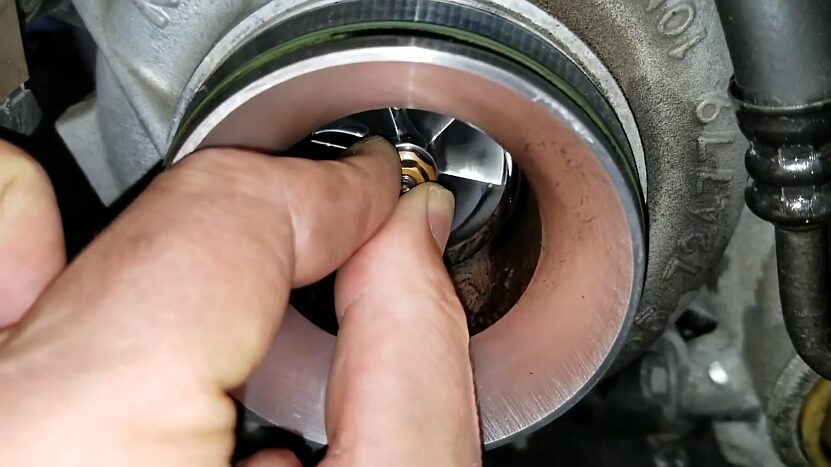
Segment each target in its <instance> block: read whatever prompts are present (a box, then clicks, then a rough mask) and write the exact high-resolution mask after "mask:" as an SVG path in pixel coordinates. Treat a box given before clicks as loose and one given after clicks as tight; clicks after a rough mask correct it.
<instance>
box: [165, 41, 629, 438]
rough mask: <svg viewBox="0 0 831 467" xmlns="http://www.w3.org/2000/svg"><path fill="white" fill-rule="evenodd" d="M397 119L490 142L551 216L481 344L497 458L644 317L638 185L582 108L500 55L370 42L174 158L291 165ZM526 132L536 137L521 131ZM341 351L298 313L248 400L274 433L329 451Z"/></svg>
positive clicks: (215, 122)
mask: <svg viewBox="0 0 831 467" xmlns="http://www.w3.org/2000/svg"><path fill="white" fill-rule="evenodd" d="M400 76H409V77H411V79H408V80H401V79H398V77H400ZM243 83H244V84H243ZM197 107H199V106H197ZM390 107H395V108H408V109H418V110H422V111H427V112H432V113H434V114H438V115H449V116H452V117H454V118H457V119H459V120H462V121H464V122H469V123H470V124H471V125H472V126H474V127H475V128H479V129H481V131H482V132H484V133H485V134H487V135H488V136H490V137H491V138H493V140H494V141H496V142H498V143H499V145H500V146H501V147H502V148H505V151H508V152H509V153H510V154H511V155H512V156H513V158H514V160H515V161H516V163H517V165H518V166H519V167H520V170H521V171H522V172H523V173H524V174H525V176H526V177H527V179H528V184H529V186H530V189H531V190H532V191H533V194H534V195H535V197H536V200H537V201H538V203H539V204H538V206H539V207H538V209H537V210H536V213H535V214H536V215H537V216H538V219H539V229H540V239H539V240H538V241H540V242H541V245H544V246H543V247H542V248H540V249H539V250H537V252H538V253H537V254H538V257H537V258H535V260H536V261H535V263H534V264H535V267H534V268H533V271H532V277H531V278H530V281H529V283H528V284H527V288H526V290H525V293H524V294H523V295H522V296H521V297H520V298H519V300H518V301H517V302H516V303H515V304H513V307H512V309H511V310H510V311H508V312H507V314H505V315H504V316H503V317H501V319H499V320H498V321H496V322H495V323H494V324H492V325H491V326H490V327H488V328H487V329H485V330H483V331H482V332H480V333H478V334H476V335H475V336H473V337H472V341H471V351H472V355H473V358H474V365H475V373H476V384H477V391H478V397H479V401H480V406H481V416H482V427H483V436H484V440H485V443H486V444H488V445H496V444H499V443H502V442H505V441H506V440H509V439H510V438H511V437H513V436H515V435H516V434H518V433H521V432H524V431H526V430H529V429H532V428H534V427H535V426H537V425H539V424H541V423H545V422H546V421H548V420H550V419H551V418H552V417H554V416H556V415H557V414H559V413H561V412H562V411H563V410H565V409H566V408H567V407H569V406H570V405H571V404H572V403H574V402H575V401H576V400H577V399H579V397H580V396H581V395H582V394H584V393H585V392H586V391H587V390H588V389H589V388H590V387H591V386H592V385H593V383H594V382H596V381H597V380H598V378H599V377H600V376H601V375H602V373H603V371H604V369H606V368H607V367H608V365H609V363H610V361H611V359H612V358H613V356H614V354H615V352H616V350H617V349H618V348H619V347H620V345H621V343H622V339H623V336H624V335H625V330H626V328H627V326H628V323H629V321H630V319H631V317H632V315H633V313H634V311H635V309H636V308H637V304H638V296H639V294H640V289H641V284H642V280H643V270H644V256H645V250H644V237H643V224H642V217H641V216H642V211H641V207H640V202H639V200H638V197H637V194H636V193H637V186H636V183H637V182H636V181H635V180H633V179H632V178H631V177H630V176H628V175H626V173H625V171H624V168H623V167H625V164H626V163H627V161H626V159H625V156H622V155H621V154H619V153H617V152H615V150H614V146H613V145H612V144H611V143H610V142H609V141H608V139H607V138H606V137H605V136H604V135H603V133H602V132H601V131H600V130H599V129H598V128H597V126H595V125H594V124H593V122H592V120H591V119H590V118H588V117H587V116H586V114H585V113H584V112H583V111H582V109H581V108H580V107H578V106H577V105H575V104H574V103H572V102H571V100H570V99H569V98H568V97H567V96H565V95H564V94H562V93H561V92H560V91H558V90H557V89H556V88H554V87H553V86H551V85H550V84H548V83H547V82H546V81H545V80H543V79H541V78H539V77H537V76H536V75H534V74H533V73H529V72H528V71H527V70H526V69H524V68H522V67H520V66H517V65H516V64H514V63H511V62H510V61H508V60H505V59H503V58H501V57H498V56H496V55H495V54H492V53H489V52H485V51H481V50H478V49H476V48H473V47H469V46H465V45H460V44H454V43H451V42H449V41H441V40H435V39H426V38H421V39H419V38H413V37H395V36H381V37H378V36H376V37H356V38H350V39H343V40H337V41H333V42H330V43H326V44H323V45H318V46H311V48H309V49H306V50H304V51H303V52H302V53H300V54H299V55H297V56H295V57H285V61H284V62H283V63H280V64H279V66H278V65H275V66H274V68H273V69H272V70H270V71H268V72H265V73H263V72H260V71H258V72H256V73H253V74H252V79H250V80H243V82H241V83H240V84H239V86H238V87H237V88H236V89H234V90H233V92H230V93H228V95H227V97H225V98H224V99H221V100H217V101H216V105H214V106H202V108H205V109H206V110H205V111H203V112H201V113H199V112H198V111H197V112H196V113H194V114H191V117H190V121H191V122H192V124H191V125H190V126H189V127H188V126H187V125H186V128H187V129H186V131H185V132H184V133H182V135H181V139H180V142H179V144H178V146H177V147H176V150H175V152H174V153H172V160H173V161H174V162H175V161H179V160H181V159H182V158H184V157H186V156H187V155H188V154H191V153H192V152H193V151H195V150H197V149H199V148H201V147H209V146H217V145H232V146H233V145H245V146H247V147H252V148H257V149H261V150H266V151H277V152H279V151H284V150H286V149H288V148H290V147H292V146H293V145H294V144H295V143H296V142H298V141H300V140H302V139H303V138H304V136H306V135H308V134H310V133H312V132H313V131H314V130H315V129H317V128H320V127H321V126H323V125H326V124H327V123H328V122H331V121H335V120H337V119H339V118H343V117H345V116H348V115H353V114H355V113H359V112H362V111H366V110H371V109H384V108H390ZM520 120H522V121H524V122H527V123H526V124H525V125H522V126H517V125H516V124H515V122H517V121H520ZM514 222H516V223H517V224H516V227H517V228H518V229H523V228H527V229H533V228H534V227H533V224H527V225H523V223H522V222H523V221H522V219H515V220H514ZM585 278H591V280H585ZM598 284H602V286H601V287H598ZM333 347H334V337H333V336H331V335H328V334H327V333H325V332H324V331H322V330H321V329H319V328H317V327H315V326H314V325H313V324H311V323H310V322H309V321H307V320H306V319H304V318H303V317H302V316H300V315H299V314H298V313H296V312H295V311H290V313H289V314H288V316H287V318H286V321H285V323H284V325H283V327H282V328H281V329H280V332H279V335H278V336H277V339H276V340H275V343H274V347H273V348H272V350H271V351H270V353H269V355H268V357H267V358H266V360H265V362H264V363H263V365H262V366H261V368H260V369H259V370H258V372H257V373H256V374H255V375H254V377H253V378H252V379H251V380H250V381H249V382H248V383H247V384H246V386H245V388H244V389H243V390H241V392H240V393H239V394H238V396H239V398H240V399H241V401H242V402H243V403H244V404H245V405H246V406H247V407H248V408H249V409H251V410H253V411H254V412H256V413H257V414H258V415H260V416H261V417H263V418H265V419H267V420H269V421H271V422H272V423H275V424H277V425H279V426H281V427H284V428H286V429H288V430H290V431H293V432H297V433H300V434H302V435H303V436H305V437H306V438H307V439H309V440H311V441H315V442H319V443H323V442H325V430H324V425H323V408H324V394H325V382H326V377H327V374H328V369H329V362H330V360H331V356H332V350H333Z"/></svg>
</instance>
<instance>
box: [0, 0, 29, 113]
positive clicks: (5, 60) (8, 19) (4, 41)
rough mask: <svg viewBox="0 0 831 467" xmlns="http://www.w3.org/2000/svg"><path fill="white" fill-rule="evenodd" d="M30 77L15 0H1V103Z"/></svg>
mask: <svg viewBox="0 0 831 467" xmlns="http://www.w3.org/2000/svg"><path fill="white" fill-rule="evenodd" d="M28 78H29V73H28V71H27V68H26V57H25V56H24V55H23V41H22V40H21V38H20V28H19V26H18V19H17V7H16V5H15V2H14V0H0V103H2V102H3V101H4V100H6V97H8V96H9V95H10V94H11V93H12V91H14V90H15V89H17V88H19V87H21V86H22V85H23V83H24V82H25V81H26V80H27V79H28Z"/></svg>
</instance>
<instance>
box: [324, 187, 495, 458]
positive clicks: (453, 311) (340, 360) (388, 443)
mask: <svg viewBox="0 0 831 467" xmlns="http://www.w3.org/2000/svg"><path fill="white" fill-rule="evenodd" d="M453 204H454V203H453V196H452V195H451V194H450V192H448V191H446V190H444V189H443V188H441V187H440V186H438V185H432V184H425V185H421V186H419V187H417V188H415V189H413V190H411V191H410V192H409V193H407V194H406V195H405V196H403V197H402V198H401V200H400V201H399V204H398V206H397V208H396V210H395V212H394V213H393V216H392V218H391V219H390V220H389V221H388V222H387V224H386V225H385V226H384V227H383V228H382V229H381V231H380V232H379V233H378V234H376V235H375V237H373V238H372V240H370V241H369V243H367V244H366V245H365V246H364V247H363V248H362V249H361V250H359V251H358V252H357V253H356V254H355V255H354V256H353V258H352V259H351V260H350V261H349V262H347V264H346V265H345V266H344V267H343V268H342V269H341V270H340V272H339V273H338V277H337V283H336V286H335V296H336V298H335V301H336V308H337V310H338V314H339V315H338V318H339V320H340V329H339V331H338V338H337V344H336V348H335V360H334V362H333V365H332V370H331V373H330V377H329V386H328V389H327V399H326V428H327V433H328V435H329V441H330V446H329V451H328V453H327V458H326V459H325V461H324V465H397V466H405V465H414V466H420V465H476V464H477V462H478V459H479V442H478V427H477V419H476V407H475V401H474V391H473V374H472V370H471V364H470V355H469V353H468V342H469V336H468V331H467V324H466V321H465V314H464V310H463V309H462V306H461V304H460V302H459V299H458V298H457V297H456V293H455V291H454V289H453V285H452V283H451V281H450V278H449V276H448V274H447V271H446V269H445V267H444V263H443V262H442V258H441V256H442V255H441V251H442V249H443V248H444V246H445V244H446V242H447V238H448V235H449V231H450V226H451V222H452V218H453ZM425 427H429V428H427V429H425ZM380 440H383V442H381V441H380ZM425 446H429V449H425Z"/></svg>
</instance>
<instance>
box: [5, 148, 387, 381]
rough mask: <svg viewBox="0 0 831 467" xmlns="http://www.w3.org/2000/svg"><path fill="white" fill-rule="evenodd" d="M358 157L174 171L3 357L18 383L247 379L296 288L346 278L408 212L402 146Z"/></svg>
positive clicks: (214, 163)
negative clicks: (155, 377)
mask: <svg viewBox="0 0 831 467" xmlns="http://www.w3.org/2000/svg"><path fill="white" fill-rule="evenodd" d="M353 152H355V154H354V155H353V156H352V157H347V158H344V159H341V160H339V161H328V162H314V161H309V160H303V159H292V158H274V157H269V156H265V155H261V154H256V153H252V152H246V151H240V150H232V149H212V150H207V151H203V152H202V153H200V154H196V155H193V156H190V157H189V158H188V159H186V160H185V161H183V162H182V163H180V164H179V165H177V166H176V167H174V168H173V169H172V170H170V171H168V172H166V173H164V174H162V175H161V176H160V177H159V178H157V180H155V181H154V182H153V184H152V185H151V186H150V187H149V188H148V190H147V191H146V192H145V193H143V194H142V195H141V196H140V197H139V199H138V200H137V201H136V202H135V203H134V204H133V205H132V206H130V207H129V208H128V209H127V210H126V211H125V213H124V214H123V215H122V216H120V218H118V219H117V220H116V221H115V222H114V223H113V225H111V226H110V227H109V228H108V229H107V230H106V231H105V232H104V233H103V234H102V235H101V236H100V237H99V238H98V239H97V240H96V241H95V242H93V244H92V245H91V246H90V247H89V248H88V249H87V250H86V251H85V252H83V253H82V254H81V255H80V256H79V258H78V259H77V260H76V261H75V262H73V264H71V265H70V266H69V267H68V268H67V269H66V270H65V272H64V273H63V274H62V275H61V276H60V277H59V278H58V279H57V280H56V281H55V283H54V284H53V285H52V286H51V287H50V288H49V289H48V290H47V291H46V293H45V294H44V295H43V296H42V297H41V299H40V300H39V301H38V303H37V304H36V305H35V307H34V308H33V310H32V312H31V313H30V314H29V315H27V317H26V318H25V319H24V321H23V322H22V323H21V325H20V326H19V327H18V328H17V329H15V330H14V331H13V334H12V335H11V336H10V337H9V339H8V341H7V342H6V343H5V344H6V345H4V346H3V348H2V352H3V354H2V356H3V357H4V359H5V360H6V361H7V362H8V361H14V362H16V363H15V364H14V366H15V367H16V370H17V371H18V373H17V374H15V376H14V379H17V380H21V379H25V376H26V375H27V374H29V373H34V374H38V375H40V374H43V373H44V372H46V371H51V372H52V373H51V374H53V375H60V374H67V373H72V372H74V373H78V372H87V373H90V374H95V373H93V372H95V371H97V372H100V374H106V373H107V372H111V371H113V370H114V369H118V368H121V369H122V371H123V368H124V367H125V365H127V366H129V365H128V362H129V364H130V365H132V366H133V367H135V366H140V367H142V368H151V367H152V368H155V369H156V370H155V371H158V372H162V373H164V368H176V371H177V372H179V373H177V375H178V376H177V377H182V378H188V377H196V378H198V382H199V383H200V384H207V385H208V386H210V385H214V386H215V387H217V388H218V389H230V388H232V387H234V386H237V385H239V384H241V383H242V382H244V380H245V378H246V377H247V375H248V374H249V373H250V371H251V370H252V368H253V367H254V366H255V365H256V363H257V362H258V360H259V359H260V358H261V357H262V355H263V354H264V352H265V351H266V349H267V347H268V345H269V344H270V341H271V338H272V336H273V334H274V332H275V330H276V328H277V326H278V325H279V323H280V321H281V319H282V314H283V310H284V307H285V305H286V303H287V300H288V296H289V293H290V290H291V288H292V286H297V285H302V284H306V283H309V282H312V281H314V280H316V279H319V278H322V277H324V276H325V275H327V274H328V273H331V272H332V271H334V270H335V269H336V268H337V267H338V266H339V265H340V264H341V263H342V262H343V261H345V260H346V259H347V258H348V257H349V255H351V254H352V253H353V252H354V251H355V250H356V249H357V248H358V247H359V246H360V245H361V244H363V243H364V242H365V241H366V240H367V239H368V238H369V237H370V236H371V235H372V234H373V233H374V232H375V230H376V229H377V228H378V227H379V226H380V225H381V224H382V223H383V221H384V220H386V218H387V217H388V215H389V213H390V212H391V211H392V209H393V206H394V205H395V202H396V200H397V198H398V192H399V190H400V166H399V162H398V157H397V153H396V152H395V149H394V148H393V147H392V146H391V145H390V144H389V143H387V142H386V141H384V140H380V139H376V140H372V141H368V142H366V143H365V144H363V145H361V146H360V147H357V148H356V149H354V150H353ZM50 366H51V367H50ZM44 367H50V368H44ZM3 368H6V369H8V365H6V366H5V367H2V368H0V376H5V375H3V374H2V371H3Z"/></svg>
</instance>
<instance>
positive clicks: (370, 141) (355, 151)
mask: <svg viewBox="0 0 831 467" xmlns="http://www.w3.org/2000/svg"><path fill="white" fill-rule="evenodd" d="M374 151H379V152H390V153H395V157H396V158H398V150H396V149H395V146H393V145H392V143H390V142H389V141H387V140H386V139H384V137H383V136H370V137H369V138H365V139H362V140H360V141H358V142H357V143H355V144H353V145H352V146H351V147H350V148H349V149H347V150H346V151H344V152H343V154H341V156H340V158H341V159H343V158H344V157H350V156H356V155H360V154H371V153H372V152H374Z"/></svg>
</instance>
